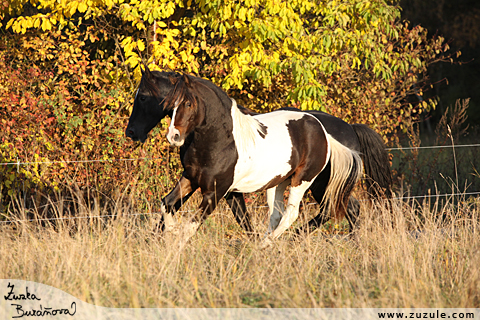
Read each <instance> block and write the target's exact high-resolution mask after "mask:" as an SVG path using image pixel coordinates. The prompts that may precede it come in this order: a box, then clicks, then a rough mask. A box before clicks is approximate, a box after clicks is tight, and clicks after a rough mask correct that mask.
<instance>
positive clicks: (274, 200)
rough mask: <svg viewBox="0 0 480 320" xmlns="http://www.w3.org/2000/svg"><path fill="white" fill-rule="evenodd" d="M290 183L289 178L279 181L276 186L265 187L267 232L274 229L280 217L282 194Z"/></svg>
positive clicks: (282, 207)
mask: <svg viewBox="0 0 480 320" xmlns="http://www.w3.org/2000/svg"><path fill="white" fill-rule="evenodd" d="M289 184H290V179H287V180H285V181H283V182H282V183H280V184H279V185H278V186H276V187H273V188H270V189H267V203H268V213H269V216H270V223H269V224H268V229H267V234H269V233H271V232H272V231H273V230H275V229H276V228H277V226H278V224H279V223H280V220H281V219H282V216H283V212H284V211H285V207H284V204H283V194H284V192H285V189H286V188H287V186H288V185H289Z"/></svg>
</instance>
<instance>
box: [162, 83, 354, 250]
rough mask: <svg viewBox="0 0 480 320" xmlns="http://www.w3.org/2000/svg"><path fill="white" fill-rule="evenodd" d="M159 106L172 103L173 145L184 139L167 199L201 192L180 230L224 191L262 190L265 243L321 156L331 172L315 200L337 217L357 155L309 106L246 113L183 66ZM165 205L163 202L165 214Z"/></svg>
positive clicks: (282, 224) (296, 202) (283, 223)
mask: <svg viewBox="0 0 480 320" xmlns="http://www.w3.org/2000/svg"><path fill="white" fill-rule="evenodd" d="M164 106H165V109H166V110H169V109H171V110H172V120H171V123H170V126H169V128H168V133H167V140H168V141H169V142H170V144H172V145H173V146H177V147H181V146H183V145H184V144H185V140H186V139H187V138H189V139H191V141H189V142H188V145H189V147H188V149H187V150H186V152H185V154H184V156H183V159H182V164H183V167H184V170H185V171H184V172H183V174H182V177H181V179H180V181H179V183H178V184H179V186H180V188H179V189H180V190H179V192H178V195H177V197H176V198H175V199H174V202H177V201H178V200H180V199H181V198H182V197H184V195H187V194H189V193H192V192H194V191H195V190H197V189H198V188H199V189H200V190H201V193H202V196H203V199H202V202H201V204H200V206H199V211H198V213H197V214H196V215H195V216H194V217H193V218H192V219H191V221H189V229H188V230H189V231H187V233H186V234H185V236H186V237H187V238H188V237H190V236H191V235H192V234H193V233H194V232H195V230H196V229H197V228H198V226H199V225H200V224H201V223H202V222H203V221H204V220H205V219H206V217H207V216H208V215H209V214H211V213H212V212H213V210H214V209H215V207H216V206H217V203H218V201H219V199H221V198H222V197H224V196H225V195H226V194H227V193H228V192H240V193H250V192H256V191H262V190H267V202H268V206H269V213H270V224H269V227H268V231H267V232H268V236H267V237H266V238H265V239H264V242H263V245H268V244H269V243H270V242H271V241H272V240H274V239H276V238H278V237H279V236H280V235H281V234H283V233H284V232H285V230H287V228H289V227H290V226H291V225H292V223H293V222H294V221H295V220H296V219H297V217H298V215H299V207H300V202H301V200H302V197H303V195H304V194H305V192H306V191H307V190H308V189H309V187H310V186H311V185H312V183H313V182H314V181H315V179H316V178H317V176H318V175H319V174H320V173H321V172H322V171H323V170H324V169H325V168H326V166H327V164H329V163H330V170H331V172H332V173H333V174H332V175H331V177H330V179H329V181H328V185H327V188H326V192H325V194H324V199H322V203H324V204H325V205H326V206H328V207H331V211H333V212H334V217H335V218H336V219H337V220H341V219H343V217H344V216H345V214H346V210H347V206H348V199H349V198H350V194H351V192H352V190H353V188H354V186H355V184H356V182H357V181H358V180H359V179H360V176H361V173H362V160H361V158H360V155H359V153H358V152H357V151H354V150H352V149H349V148H347V147H345V146H344V145H342V144H341V143H339V142H338V141H336V140H335V139H334V138H333V137H331V136H330V135H329V134H328V133H327V132H326V130H325V128H324V126H323V125H322V123H321V122H320V121H318V119H317V118H315V117H314V116H312V115H311V114H309V113H305V112H297V111H290V110H281V111H275V112H270V113H265V114H257V115H250V114H248V113H244V112H242V111H243V108H239V107H238V106H237V104H236V102H235V100H234V99H231V98H230V97H228V95H227V94H226V93H225V92H223V91H222V90H221V89H220V88H218V87H216V86H214V85H213V84H211V85H206V84H205V83H204V82H203V81H197V80H196V78H193V77H190V76H188V75H186V74H184V75H183V76H182V77H179V78H176V80H175V84H174V89H173V90H171V91H170V92H169V93H168V95H167V96H166V98H165V105H164ZM288 185H290V193H289V196H288V201H287V206H286V208H284V205H283V194H284V191H285V188H286V187H287V186H288ZM171 210H172V208H171V207H168V206H167V207H165V211H166V214H167V215H169V214H170V212H171ZM329 211H330V210H329ZM167 220H170V218H168V219H167ZM167 228H168V226H167Z"/></svg>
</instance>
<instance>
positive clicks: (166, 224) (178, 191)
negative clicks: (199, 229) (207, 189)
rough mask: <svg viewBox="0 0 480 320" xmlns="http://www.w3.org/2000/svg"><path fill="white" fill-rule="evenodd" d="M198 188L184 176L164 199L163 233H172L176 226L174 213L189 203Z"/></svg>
mask: <svg viewBox="0 0 480 320" xmlns="http://www.w3.org/2000/svg"><path fill="white" fill-rule="evenodd" d="M196 189H197V187H196V186H195V185H194V184H193V183H192V182H191V181H190V180H189V179H188V178H186V177H185V176H184V175H182V177H181V178H180V180H179V181H178V182H177V184H176V185H175V187H174V188H173V190H172V191H170V193H169V194H168V195H167V196H165V198H163V199H162V208H161V212H162V221H161V223H160V227H161V230H162V231H171V230H172V229H173V227H174V226H175V220H174V218H173V212H174V211H177V210H178V209H180V207H181V206H182V204H183V203H184V202H185V201H187V200H188V199H189V198H190V196H191V195H192V194H193V191H195V190H196Z"/></svg>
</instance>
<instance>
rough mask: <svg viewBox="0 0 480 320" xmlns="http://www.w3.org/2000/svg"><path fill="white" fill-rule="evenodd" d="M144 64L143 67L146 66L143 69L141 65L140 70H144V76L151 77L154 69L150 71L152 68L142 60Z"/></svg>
mask: <svg viewBox="0 0 480 320" xmlns="http://www.w3.org/2000/svg"><path fill="white" fill-rule="evenodd" d="M142 64H143V67H144V69H142V66H141V65H140V70H141V71H142V77H147V78H151V76H152V71H150V69H149V68H148V65H147V63H146V62H145V61H143V60H142Z"/></svg>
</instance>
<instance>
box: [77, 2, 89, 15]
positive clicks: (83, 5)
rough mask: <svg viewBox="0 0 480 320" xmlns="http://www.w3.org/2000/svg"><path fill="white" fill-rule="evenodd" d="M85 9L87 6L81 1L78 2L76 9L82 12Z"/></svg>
mask: <svg viewBox="0 0 480 320" xmlns="http://www.w3.org/2000/svg"><path fill="white" fill-rule="evenodd" d="M87 9H88V7H87V5H86V4H85V3H83V2H81V3H79V4H78V11H80V12H82V13H83V12H85V11H87Z"/></svg>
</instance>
